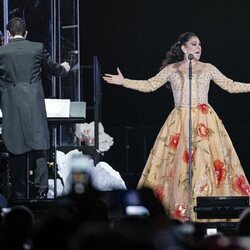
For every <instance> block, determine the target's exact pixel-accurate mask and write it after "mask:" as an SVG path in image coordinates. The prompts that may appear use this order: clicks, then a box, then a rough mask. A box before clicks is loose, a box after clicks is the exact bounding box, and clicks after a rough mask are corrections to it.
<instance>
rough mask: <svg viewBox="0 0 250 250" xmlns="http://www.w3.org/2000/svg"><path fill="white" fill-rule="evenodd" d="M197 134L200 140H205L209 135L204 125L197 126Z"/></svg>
mask: <svg viewBox="0 0 250 250" xmlns="http://www.w3.org/2000/svg"><path fill="white" fill-rule="evenodd" d="M197 133H198V135H199V136H200V137H201V139H207V138H208V136H209V134H210V132H209V129H208V128H207V127H206V126H205V124H204V123H199V124H198V126H197Z"/></svg>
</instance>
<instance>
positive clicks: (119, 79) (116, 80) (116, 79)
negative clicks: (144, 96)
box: [102, 68, 124, 85]
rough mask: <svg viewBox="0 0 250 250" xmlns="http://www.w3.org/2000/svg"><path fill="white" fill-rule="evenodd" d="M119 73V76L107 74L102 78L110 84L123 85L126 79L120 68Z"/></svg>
mask: <svg viewBox="0 0 250 250" xmlns="http://www.w3.org/2000/svg"><path fill="white" fill-rule="evenodd" d="M117 72H118V74H117V75H111V74H105V75H104V76H103V77H102V78H103V80H104V81H106V82H108V83H111V84H117V85H123V81H124V77H123V75H122V73H121V71H120V69H119V68H117Z"/></svg>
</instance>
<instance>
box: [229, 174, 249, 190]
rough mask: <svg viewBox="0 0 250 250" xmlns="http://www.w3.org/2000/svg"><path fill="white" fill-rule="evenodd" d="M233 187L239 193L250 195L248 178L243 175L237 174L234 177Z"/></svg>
mask: <svg viewBox="0 0 250 250" xmlns="http://www.w3.org/2000/svg"><path fill="white" fill-rule="evenodd" d="M232 185H233V189H234V191H236V192H237V193H240V194H242V195H249V192H250V187H249V185H248V184H247V181H246V178H245V177H244V176H243V175H240V176H238V175H236V176H235V177H234V178H233V183H232Z"/></svg>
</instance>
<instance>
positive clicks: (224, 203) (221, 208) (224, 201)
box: [194, 196, 249, 219]
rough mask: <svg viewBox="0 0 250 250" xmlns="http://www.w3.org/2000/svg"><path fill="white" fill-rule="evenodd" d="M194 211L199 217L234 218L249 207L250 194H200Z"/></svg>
mask: <svg viewBox="0 0 250 250" xmlns="http://www.w3.org/2000/svg"><path fill="white" fill-rule="evenodd" d="M196 202H197V205H196V206H195V207H194V212H196V213H197V219H234V218H239V215H240V214H241V213H242V212H243V210H244V209H246V208H247V207H249V197H248V196H210V197H203V196H199V197H197V199H196Z"/></svg>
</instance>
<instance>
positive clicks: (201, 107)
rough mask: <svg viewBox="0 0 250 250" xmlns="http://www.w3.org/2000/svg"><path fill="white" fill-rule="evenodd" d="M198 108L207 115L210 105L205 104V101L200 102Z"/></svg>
mask: <svg viewBox="0 0 250 250" xmlns="http://www.w3.org/2000/svg"><path fill="white" fill-rule="evenodd" d="M197 108H198V109H199V110H200V111H201V113H202V114H205V115H206V114H207V113H208V109H209V107H208V105H207V104H205V103H201V104H198V105H197Z"/></svg>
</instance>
